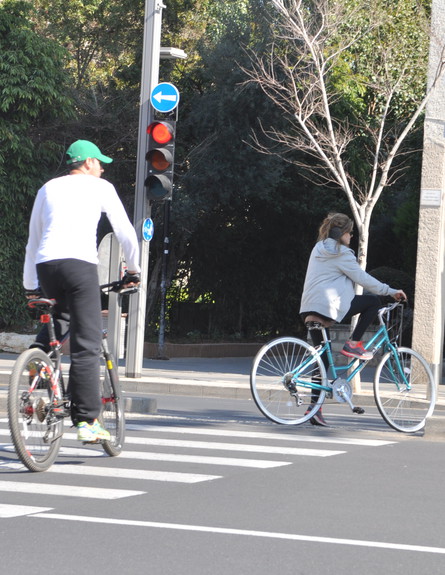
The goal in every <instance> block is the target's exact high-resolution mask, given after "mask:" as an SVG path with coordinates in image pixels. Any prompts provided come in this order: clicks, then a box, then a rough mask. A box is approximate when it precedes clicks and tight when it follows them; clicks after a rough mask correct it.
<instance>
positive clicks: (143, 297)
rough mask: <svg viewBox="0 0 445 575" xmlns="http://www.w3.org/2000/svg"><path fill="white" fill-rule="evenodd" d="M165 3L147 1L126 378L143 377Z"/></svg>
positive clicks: (156, 0)
mask: <svg viewBox="0 0 445 575" xmlns="http://www.w3.org/2000/svg"><path fill="white" fill-rule="evenodd" d="M164 7H165V6H164V4H163V3H162V0H145V24H144V48H143V58H142V78H141V103H140V113H139V140H138V155H137V167H136V194H135V206H134V226H135V228H136V233H137V234H138V239H139V246H140V249H141V286H140V290H139V292H138V293H137V294H134V295H133V296H131V298H130V304H129V310H128V336H127V360H126V363H125V375H126V376H127V377H134V378H138V377H141V376H142V363H143V359H144V355H143V354H144V331H145V312H146V302H147V281H148V280H147V278H148V256H149V243H148V242H146V241H144V239H143V236H142V225H143V222H144V220H145V219H146V218H148V217H150V214H151V207H150V204H149V201H148V199H147V196H146V191H145V186H144V182H145V177H146V169H147V162H146V160H145V154H146V152H147V126H148V125H149V124H150V123H151V122H152V120H153V109H152V107H151V105H150V94H151V92H152V90H153V88H155V87H156V85H157V84H158V78H159V58H160V50H161V22H162V9H163V8H164Z"/></svg>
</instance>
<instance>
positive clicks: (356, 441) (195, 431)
mask: <svg viewBox="0 0 445 575" xmlns="http://www.w3.org/2000/svg"><path fill="white" fill-rule="evenodd" d="M126 428H127V429H128V430H129V431H147V432H151V431H154V432H159V431H161V432H165V433H179V434H192V435H217V436H220V437H248V438H252V439H275V440H276V441H300V442H302V441H307V442H309V443H339V444H344V445H362V446H364V447H381V446H383V445H392V444H394V443H396V442H395V441H386V440H381V439H360V438H355V437H351V438H348V437H316V436H312V435H300V434H297V433H296V434H295V435H287V434H284V433H281V434H280V433H264V432H261V431H259V432H257V431H231V430H227V429H202V428H198V427H175V426H162V425H144V424H140V423H130V424H127V425H126Z"/></svg>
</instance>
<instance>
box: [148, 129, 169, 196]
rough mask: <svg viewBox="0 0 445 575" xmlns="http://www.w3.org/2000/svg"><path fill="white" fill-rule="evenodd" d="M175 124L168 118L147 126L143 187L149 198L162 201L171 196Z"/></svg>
mask: <svg viewBox="0 0 445 575" xmlns="http://www.w3.org/2000/svg"><path fill="white" fill-rule="evenodd" d="M175 125H176V122H174V121H170V120H169V121H168V122H167V121H166V122H160V121H155V122H152V123H151V124H150V125H149V126H148V128H147V134H148V138H147V141H148V145H147V153H146V155H145V159H146V162H147V177H146V179H145V188H146V190H147V197H148V199H150V200H155V201H162V200H169V199H171V197H172V192H173V167H174V155H175Z"/></svg>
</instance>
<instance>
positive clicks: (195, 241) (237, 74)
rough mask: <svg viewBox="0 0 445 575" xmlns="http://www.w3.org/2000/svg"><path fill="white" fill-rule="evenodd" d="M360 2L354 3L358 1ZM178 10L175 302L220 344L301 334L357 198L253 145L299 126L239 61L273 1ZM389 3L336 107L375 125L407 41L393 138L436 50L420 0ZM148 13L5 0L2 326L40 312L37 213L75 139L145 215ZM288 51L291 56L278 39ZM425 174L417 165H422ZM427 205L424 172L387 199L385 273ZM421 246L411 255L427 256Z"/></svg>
mask: <svg viewBox="0 0 445 575" xmlns="http://www.w3.org/2000/svg"><path fill="white" fill-rule="evenodd" d="M348 1H349V4H350V5H351V9H352V8H354V5H355V4H358V3H359V0H348ZM165 3H166V5H167V6H166V9H165V10H164V11H163V29H162V45H163V46H177V47H180V48H183V49H184V50H185V52H186V53H187V54H188V58H187V59H186V60H180V61H161V67H160V81H171V82H173V83H174V84H176V85H177V86H178V88H179V90H180V93H181V103H180V108H179V122H178V125H177V147H176V156H175V161H176V163H175V191H174V198H173V202H172V216H171V243H170V246H171V251H170V263H169V265H170V269H169V278H170V279H171V280H172V282H173V287H172V289H171V291H170V293H169V296H168V306H169V307H170V306H171V307H172V309H173V307H174V305H175V301H179V302H181V303H183V302H184V300H185V302H186V303H187V304H188V305H191V306H193V305H195V304H194V303H193V302H199V304H197V305H198V306H201V307H200V309H201V308H204V307H205V308H206V310H209V309H210V310H211V313H210V316H211V322H209V324H208V325H207V324H205V326H206V327H207V329H208V330H209V331H211V332H212V334H213V335H215V336H216V335H217V336H218V337H225V338H227V337H230V336H232V337H234V338H238V337H243V338H262V337H269V336H270V335H273V334H278V333H288V334H290V333H295V334H297V333H299V330H300V328H301V324H300V320H299V317H298V309H299V300H300V294H301V290H302V284H303V280H304V274H305V269H306V265H307V260H308V257H309V252H310V250H311V248H312V245H313V243H314V241H315V239H316V234H317V229H318V225H319V223H320V221H321V220H322V218H323V217H324V216H325V214H326V212H327V211H330V210H338V211H347V210H348V206H347V203H346V201H345V198H344V196H343V195H342V194H341V193H339V192H338V190H337V189H335V188H329V187H326V186H325V187H323V188H321V187H317V186H315V185H313V184H308V182H307V180H306V179H305V178H304V175H305V174H304V173H303V171H302V170H301V168H298V167H296V166H295V165H292V164H289V163H287V162H286V161H285V160H286V159H289V158H286V157H284V156H282V157H279V158H278V157H274V156H270V155H262V154H259V153H258V152H257V151H256V150H255V149H253V147H252V146H251V145H250V144H249V142H251V138H250V135H251V132H252V129H254V130H255V131H256V132H257V133H261V130H260V124H261V125H263V126H265V127H268V126H273V127H276V128H279V129H284V128H285V127H286V125H287V124H288V119H287V118H286V117H285V116H284V115H283V113H282V111H281V110H277V109H276V108H275V107H274V106H273V105H271V103H270V102H269V101H268V100H267V99H266V98H265V96H264V95H263V93H262V91H261V90H259V89H258V88H255V87H254V86H252V85H246V84H245V80H246V77H245V75H244V73H243V72H242V71H241V68H240V66H243V65H244V66H245V65H247V56H246V52H245V48H246V47H249V48H251V49H252V50H253V51H254V52H257V53H259V54H261V53H263V51H264V47H265V46H266V45H267V44H268V42H269V41H270V40H271V39H272V37H271V36H270V32H271V30H270V28H269V24H268V22H267V19H266V17H265V8H266V3H264V2H263V1H262V0H242V1H240V0H225V1H223V0H166V2H165ZM416 5H417V4H416ZM421 5H423V4H421ZM307 6H308V7H310V6H312V2H311V1H308V2H307ZM374 6H378V7H379V10H384V9H385V10H386V9H387V11H388V14H390V15H391V18H390V19H389V21H388V22H389V23H391V26H388V27H380V28H375V29H374V30H373V32H372V34H370V35H366V36H363V38H361V40H360V43H359V44H358V45H357V46H358V47H357V49H356V50H355V51H354V50H351V51H350V52H348V54H347V55H346V56H345V57H344V58H342V59H339V60H337V61H336V63H335V66H334V67H333V68H332V70H331V76H330V82H331V85H332V86H333V87H334V88H335V90H336V92H337V93H338V94H340V95H341V97H339V98H337V100H336V101H335V106H336V111H337V115H338V118H339V119H346V120H347V121H348V122H350V123H351V124H353V125H358V121H357V120H358V119H359V118H364V119H365V120H366V122H372V121H373V117H374V115H375V114H377V113H378V111H379V106H380V104H381V103H380V100H379V99H378V98H377V97H376V90H375V89H374V88H375V86H376V85H377V81H380V79H381V78H382V77H383V76H382V75H383V74H384V72H385V69H384V66H383V62H382V61H381V60H379V59H377V58H375V50H376V46H377V45H379V46H385V45H388V46H389V45H390V41H392V38H394V37H397V34H401V36H403V37H404V38H405V40H404V41H403V43H401V46H402V44H403V47H401V48H400V49H399V52H400V53H396V52H395V53H394V55H391V56H394V58H393V61H394V62H395V63H396V64H397V65H399V63H400V65H403V66H404V65H405V64H407V63H409V62H412V68H410V69H409V72H410V74H411V75H410V76H409V77H408V76H407V80H406V85H404V86H402V88H401V90H400V91H399V92H398V93H397V95H396V97H395V102H396V104H397V106H395V108H394V113H393V115H392V116H391V124H390V126H389V129H392V128H393V126H395V127H397V126H398V125H400V126H402V125H403V123H404V121H405V118H406V115H407V114H408V113H409V111H410V109H411V107H412V102H413V101H414V98H416V97H417V96H418V95H419V93H421V91H422V86H423V81H424V76H422V74H421V73H420V72H419V66H420V65H421V64H422V58H424V50H425V44H424V39H422V38H423V37H421V34H422V33H423V32H422V30H421V29H420V25H419V30H417V31H416V29H415V28H416V26H417V25H418V24H420V20H419V18H417V14H416V11H415V10H416V8H415V2H414V1H410V0H397V2H390V3H388V2H387V3H386V5H385V4H384V3H383V0H379V2H378V3H377V4H373V7H374ZM373 9H374V8H373ZM143 11H144V1H143V0H121V1H120V2H115V1H114V0H73V1H72V2H69V3H67V2H66V1H64V0H34V2H33V4H32V6H31V4H28V3H25V2H20V1H17V0H6V1H4V2H3V3H2V4H0V139H1V141H2V146H1V149H0V199H1V208H0V210H1V218H0V237H1V240H2V251H1V252H0V265H1V269H2V270H3V271H2V273H3V277H2V280H3V281H2V290H1V292H0V323H1V324H2V325H3V326H5V325H7V326H12V325H13V324H17V323H19V322H20V321H24V320H25V319H26V313H25V311H24V309H23V303H22V296H21V294H22V289H21V275H22V265H23V257H24V245H25V242H26V237H27V226H28V219H29V213H30V210H31V207H32V202H33V198H34V195H35V193H36V190H37V189H38V188H39V187H40V185H41V184H42V183H43V182H44V181H45V180H47V179H48V178H49V177H52V176H54V175H58V174H59V173H60V172H61V169H62V168H63V165H62V164H63V151H64V149H65V148H66V147H67V145H69V143H71V142H72V141H74V140H75V139H77V138H86V139H91V140H93V141H94V142H96V143H97V144H98V145H99V147H100V148H101V149H103V150H104V152H105V153H107V154H108V155H110V156H111V157H113V158H114V159H115V161H114V162H113V164H111V165H110V166H109V167H107V172H106V174H105V177H106V178H107V179H109V180H110V181H112V182H113V183H114V184H115V185H116V187H117V189H118V191H119V192H120V194H121V196H122V197H123V199H124V202H125V203H126V205H127V206H128V209H129V213H130V214H131V213H132V207H131V205H132V201H133V195H134V179H135V168H136V147H137V132H138V116H139V91H140V73H141V60H142V29H143V22H144V17H143ZM404 14H405V15H406V17H405V16H404ZM419 14H420V12H419ZM355 15H356V20H355V21H353V20H351V21H345V22H344V26H345V28H344V32H345V33H346V31H347V27H348V26H350V27H353V26H356V27H359V26H360V25H361V24H360V18H361V19H362V23H364V22H368V23H369V20H370V16H372V15H373V12H372V10H371V9H370V8H369V7H368V8H366V9H365V10H363V11H362V12H361V13H357V12H355ZM416 18H417V19H416ZM422 18H423V16H422ZM405 20H406V21H405ZM314 24H316V22H315V23H314ZM342 33H343V32H342ZM275 40H276V39H275ZM407 42H408V44H409V43H410V45H409V47H408V48H407V49H406V54H405V53H404V51H405V45H406V43H407ZM275 46H276V49H281V48H282V46H281V45H280V43H279V42H278V43H276V44H275ZM331 48H332V49H334V48H335V44H333V45H332V46H331ZM389 70H391V68H389ZM372 75H374V76H375V82H374V84H373V83H372V82H370V78H371V77H372ZM373 87H374V88H373ZM366 122H365V123H366ZM364 133H365V130H364V128H363V126H362V132H361V133H360V132H359V133H358V136H357V139H356V141H354V142H353V143H352V145H351V147H350V148H349V150H348V158H347V160H348V162H349V165H350V166H352V169H353V172H354V174H355V175H356V178H357V180H359V181H361V182H366V178H367V171H366V167H367V166H366V162H367V159H366V153H365V150H366V145H367V144H368V143H369V140H367V139H366V138H365V136H363V135H362V134H364ZM416 146H417V147H418V146H419V143H418V142H417V143H416V142H410V143H409V148H415V147H416ZM299 154H300V151H299V150H296V151H294V156H293V158H294V159H295V158H296V159H297V160H298V157H299ZM417 168H418V166H417V167H416V166H413V172H416V170H417ZM411 182H413V183H412V185H410V183H411ZM417 198H418V180H416V179H415V177H413V174H410V176H409V179H406V178H405V179H402V180H400V182H397V185H396V186H394V187H393V188H392V189H391V193H389V194H388V195H387V197H385V202H384V203H382V206H381V208H382V209H381V210H380V206H379V208H378V210H379V211H378V212H377V215H378V218H376V221H375V226H376V228H375V230H376V232H378V233H375V234H374V231H373V240H372V242H371V245H373V243H374V238H375V245H376V246H377V248H376V250H375V256H374V255H373V256H372V265H373V266H374V267H377V266H381V265H382V264H383V263H384V262H382V261H381V254H382V253H383V254H384V255H385V259H386V256H388V258H391V265H392V266H394V261H395V260H396V258H397V254H399V256H400V253H403V254H404V253H405V252H404V251H403V250H400V246H401V245H402V246H404V247H405V246H406V240H407V236H408V235H409V234H411V233H412V234H413V238H414V237H415V234H416V231H415V224H414V221H411V218H412V219H413V220H414V219H415V215H416V210H415V207H412V206H414V205H415V202H416V201H417V200H416V199H417ZM401 200H402V201H401ZM162 208H163V206H162V205H155V206H154V209H153V214H152V217H153V218H154V219H155V230H156V233H155V238H154V239H153V241H152V242H151V248H150V276H149V277H150V279H151V281H152V282H156V281H158V280H157V275H156V270H157V268H158V267H159V266H158V265H157V264H158V263H159V261H160V258H161V256H162V251H163V245H162V239H163V237H162V236H163V234H162V233H161V230H162V212H163V209H162ZM393 215H394V217H395V219H396V225H395V226H394V217H393ZM413 229H414V232H413ZM393 230H394V231H393ZM380 232H381V233H380ZM380 238H381V241H380ZM410 241H411V240H410ZM382 242H384V243H382ZM413 242H414V243H415V239H413ZM413 245H414V244H413ZM381 246H383V247H382V248H381ZM389 247H390V248H391V251H390V250H389ZM408 253H409V254H410V255H409V258H408V259H409V261H410V262H412V260H413V251H411V250H408ZM390 254H391V255H390ZM406 266H407V267H406V268H404V269H408V266H409V264H408V263H406ZM394 267H395V266H394ZM151 293H156V292H155V290H152V292H151ZM152 299H153V300H155V299H156V298H152ZM147 303H148V309H151V315H150V319H151V322H152V325H154V326H155V324H156V323H157V321H158V317H159V314H158V309H157V308H156V307H153V308H151V306H152V301H149V302H147ZM192 313H193V312H192ZM206 313H207V312H206ZM175 317H176V316H174V315H173V312H172V318H171V319H172V321H171V322H170V330H171V333H172V334H177V335H181V336H186V335H187V329H186V327H184V326H183V325H181V324H180V323H175V321H176V320H175ZM203 325H204V324H203ZM155 327H156V326H155ZM182 328H184V329H182ZM202 329H205V327H203V328H202ZM184 330H185V333H184Z"/></svg>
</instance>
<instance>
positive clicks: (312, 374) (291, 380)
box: [250, 302, 436, 433]
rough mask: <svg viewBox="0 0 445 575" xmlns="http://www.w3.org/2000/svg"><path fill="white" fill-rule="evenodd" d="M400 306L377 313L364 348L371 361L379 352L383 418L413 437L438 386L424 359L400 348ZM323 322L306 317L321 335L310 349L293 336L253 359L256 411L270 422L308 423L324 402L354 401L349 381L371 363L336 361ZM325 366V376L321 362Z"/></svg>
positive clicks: (377, 388) (377, 390)
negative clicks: (316, 343)
mask: <svg viewBox="0 0 445 575" xmlns="http://www.w3.org/2000/svg"><path fill="white" fill-rule="evenodd" d="M402 318H403V304H402V303H399V302H395V303H391V304H389V305H387V306H385V307H382V308H381V309H380V310H379V313H378V321H379V328H378V330H377V332H376V333H375V335H374V336H373V337H372V338H371V339H370V340H369V342H368V343H367V344H366V345H365V348H366V349H368V350H371V351H372V352H373V355H374V357H375V356H376V355H377V354H378V353H382V357H381V359H380V361H379V363H378V365H377V367H376V369H375V376H374V398H375V402H376V404H377V408H378V410H379V412H380V414H381V416H382V417H383V419H384V420H385V421H386V422H387V423H388V424H389V425H390V426H391V427H392V428H394V429H396V430H397V431H401V432H405V433H414V432H417V431H420V430H421V429H422V428H423V427H424V426H425V421H426V419H427V418H428V417H430V416H431V415H432V413H433V410H434V405H435V402H436V386H435V382H434V377H433V374H432V372H431V369H430V367H429V365H428V363H427V362H426V360H425V359H424V358H423V357H422V356H421V355H420V354H419V353H417V352H416V351H414V350H413V349H411V348H409V347H399V345H398V343H399V340H400V338H401V332H402V323H403V322H402ZM329 326H330V324H329V323H328V322H326V320H324V319H323V318H321V317H318V316H316V315H311V316H308V317H307V318H306V327H307V329H308V330H312V329H318V330H321V331H322V335H323V341H322V344H321V345H320V346H318V347H313V346H311V345H310V344H309V343H307V342H306V341H303V340H302V339H298V338H294V337H280V338H278V339H274V340H272V341H270V342H269V343H267V344H266V345H264V346H263V347H262V348H261V349H260V350H259V352H258V353H257V355H256V356H255V359H254V361H253V365H252V369H251V374H250V386H251V391H252V396H253V398H254V400H255V403H256V405H257V406H258V408H259V409H260V411H261V412H262V413H263V414H264V415H265V416H266V417H267V418H269V419H270V420H272V421H274V422H276V423H281V424H285V425H299V424H302V423H305V422H306V421H309V419H310V418H311V417H313V416H314V415H315V413H317V411H318V410H319V409H320V408H321V406H322V405H323V402H324V401H325V399H326V398H334V399H335V400H336V401H338V402H339V403H348V404H349V406H350V408H351V410H352V411H353V412H355V413H363V412H364V410H363V409H362V408H361V407H355V406H354V405H353V403H352V386H351V381H352V380H353V378H354V377H355V376H356V375H357V374H358V373H360V371H361V370H362V369H363V368H364V367H365V366H366V365H367V364H368V363H369V362H368V361H362V360H357V359H353V360H351V361H350V362H349V363H348V364H347V365H336V364H335V363H334V358H333V352H332V347H331V342H330V341H329V338H328V335H327V332H326V329H327V328H328V327H329ZM324 354H326V355H327V358H328V362H329V373H330V374H331V377H330V378H328V375H327V373H326V368H325V366H324V363H323V355H324Z"/></svg>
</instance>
